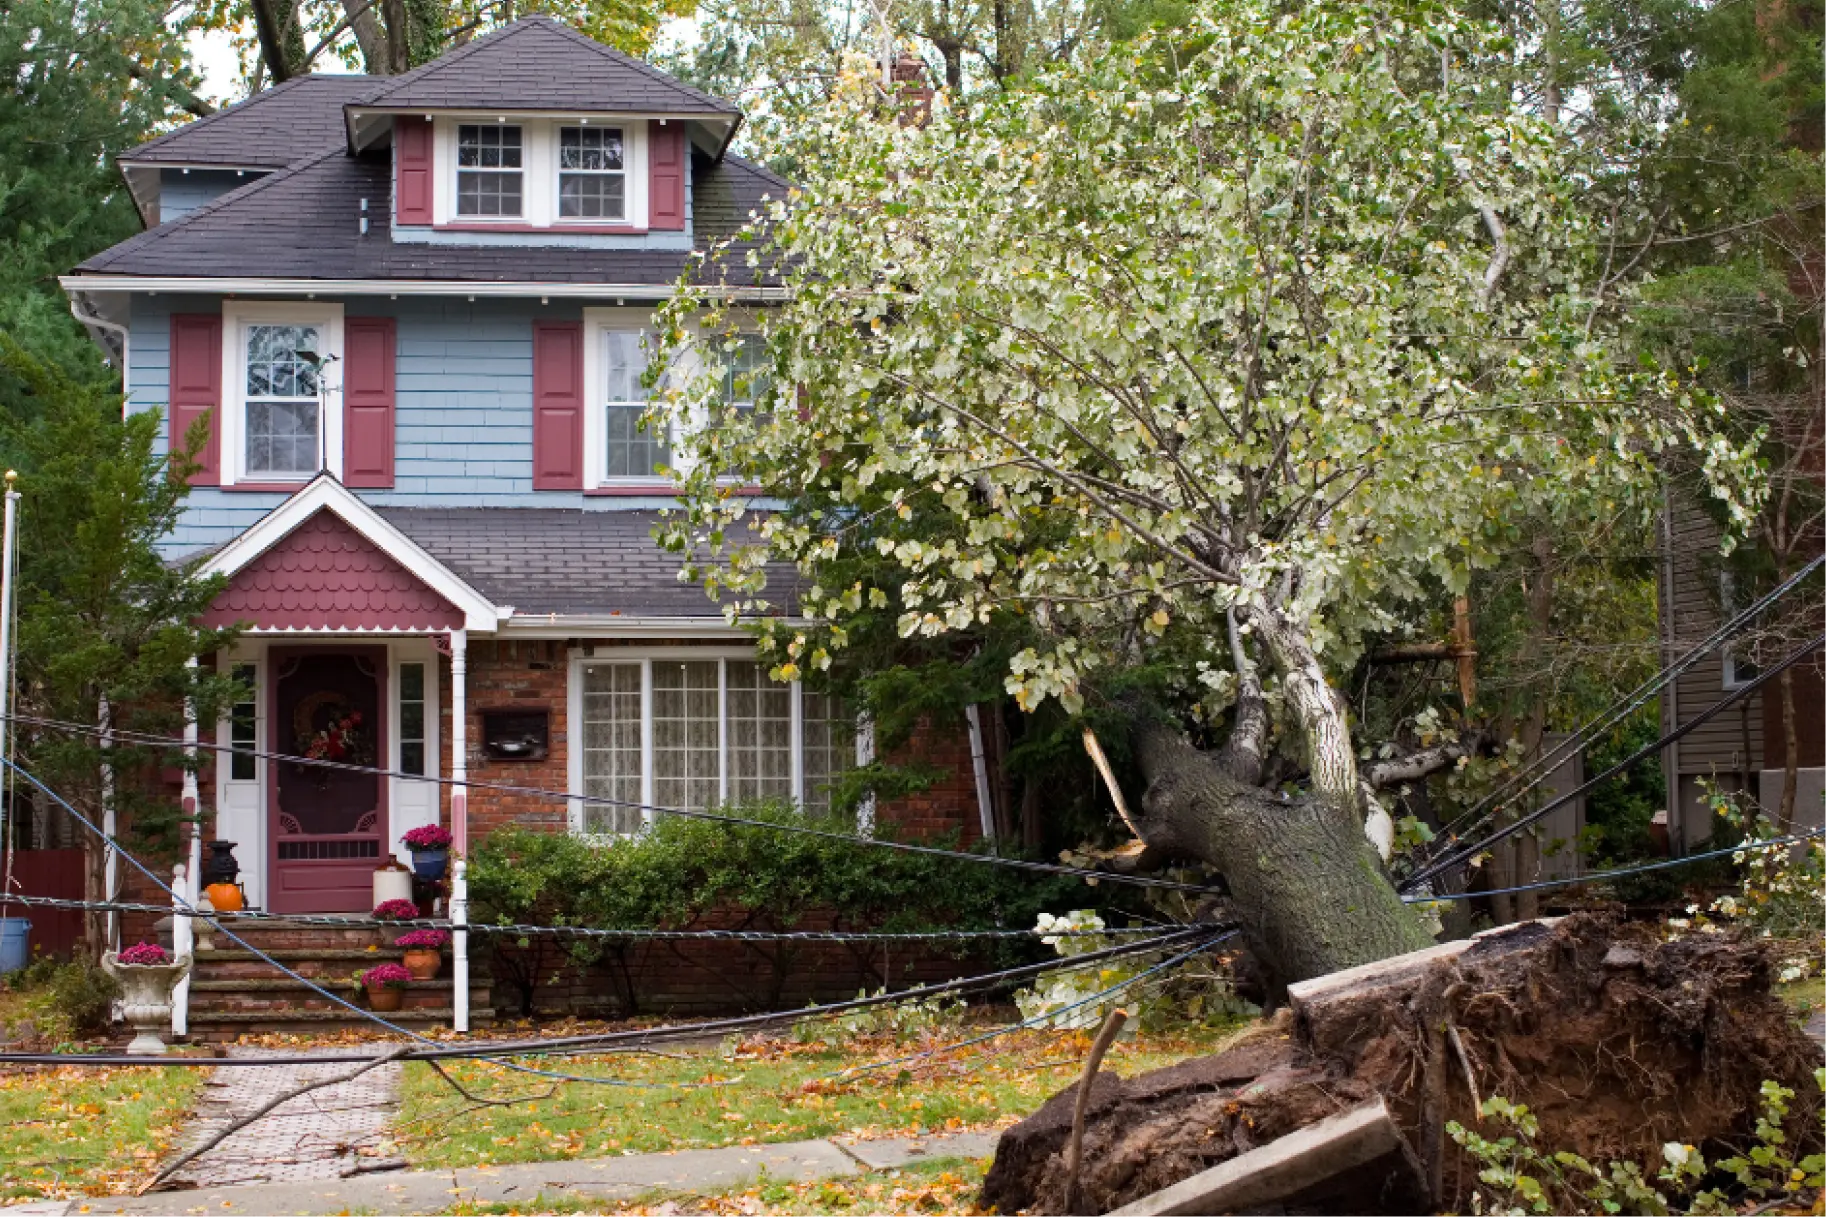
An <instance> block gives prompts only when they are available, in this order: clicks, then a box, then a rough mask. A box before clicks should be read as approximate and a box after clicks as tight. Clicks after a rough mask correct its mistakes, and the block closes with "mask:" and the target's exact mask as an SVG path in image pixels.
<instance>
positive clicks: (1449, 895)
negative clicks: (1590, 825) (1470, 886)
mask: <svg viewBox="0 0 1826 1217" xmlns="http://www.w3.org/2000/svg"><path fill="white" fill-rule="evenodd" d="M1822 833H1826V829H1821V828H1816V829H1814V830H1813V831H1812V832H1802V833H1794V834H1792V835H1790V836H1786V837H1771V838H1769V839H1767V840H1763V841H1746V842H1744V843H1743V844H1742V845H1733V846H1731V847H1730V848H1729V849H1714V850H1711V851H1709V852H1707V853H1703V854H1686V855H1684V856H1682V857H1679V858H1666V859H1663V860H1662V861H1660V862H1646V863H1643V864H1642V865H1640V866H1623V867H1618V868H1617V869H1615V870H1606V871H1593V872H1592V873H1591V874H1589V875H1574V876H1572V877H1570V878H1566V879H1543V880H1542V881H1541V882H1539V883H1524V884H1522V885H1521V886H1520V887H1499V888H1494V889H1492V890H1488V891H1481V892H1445V893H1442V894H1440V895H1437V896H1403V897H1402V899H1403V900H1405V901H1407V902H1408V903H1409V904H1434V903H1444V902H1446V901H1448V900H1476V899H1477V898H1478V897H1480V896H1508V895H1512V894H1513V893H1515V892H1540V891H1546V890H1547V889H1548V888H1554V887H1573V886H1576V885H1578V884H1581V883H1599V882H1602V881H1604V880H1606V879H1621V878H1623V877H1624V876H1626V875H1640V874H1644V873H1646V872H1648V871H1657V870H1669V869H1672V868H1674V867H1677V866H1690V865H1691V864H1693V863H1695V862H1705V861H1709V860H1710V859H1712V858H1722V857H1725V856H1726V855H1731V856H1735V855H1737V854H1744V853H1750V852H1752V851H1753V850H1759V849H1774V848H1775V847H1777V846H1787V845H1795V844H1798V843H1799V842H1802V841H1811V840H1813V839H1814V838H1815V837H1818V836H1820V835H1821V834H1822Z"/></svg>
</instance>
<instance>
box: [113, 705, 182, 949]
mask: <svg viewBox="0 0 1826 1217" xmlns="http://www.w3.org/2000/svg"><path fill="white" fill-rule="evenodd" d="M100 709H101V714H100V718H101V755H102V762H101V831H102V833H103V834H104V835H106V837H107V838H108V845H107V850H108V852H107V853H106V854H104V855H103V856H102V880H101V898H102V899H103V900H106V901H107V902H108V903H110V904H112V903H113V902H114V901H115V900H116V899H117V898H118V897H119V895H120V854H119V853H118V852H117V851H116V850H115V848H114V839H115V837H116V836H118V835H119V833H120V819H119V817H118V816H117V815H116V814H115V811H114V763H113V762H112V761H110V760H108V759H107V757H108V756H109V755H110V754H111V753H112V752H113V750H114V708H113V707H112V706H110V705H109V704H108V697H107V694H105V693H104V694H103V695H102V697H101V706H100ZM106 920H107V926H108V928H107V936H108V942H107V949H108V950H111V951H118V950H120V914H119V913H117V912H115V911H114V910H112V909H110V910H109V911H108V914H107V918H106ZM176 942H177V940H176V939H175V938H174V939H173V940H172V943H173V945H176Z"/></svg>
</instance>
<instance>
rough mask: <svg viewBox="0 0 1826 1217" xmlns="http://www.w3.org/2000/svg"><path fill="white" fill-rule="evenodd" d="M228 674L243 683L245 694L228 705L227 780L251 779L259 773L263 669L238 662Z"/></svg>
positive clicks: (253, 779) (246, 780)
mask: <svg viewBox="0 0 1826 1217" xmlns="http://www.w3.org/2000/svg"><path fill="white" fill-rule="evenodd" d="M229 675H230V676H232V677H233V678H234V679H235V681H236V682H237V683H238V684H240V685H241V688H242V693H241V695H240V696H239V697H237V698H236V699H235V702H234V704H233V705H231V706H230V707H229V708H228V746H229V747H230V748H232V749H233V750H234V751H232V752H231V753H230V754H229V757H228V780H229V781H231V782H252V781H255V780H256V779H258V778H259V776H260V758H259V757H258V756H256V755H255V754H256V753H257V752H258V751H259V750H260V702H259V697H260V692H259V690H260V669H259V668H257V667H255V666H254V665H253V664H251V663H237V664H234V665H233V666H232V667H231V668H230V669H229Z"/></svg>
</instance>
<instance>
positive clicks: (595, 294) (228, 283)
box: [57, 274, 787, 319]
mask: <svg viewBox="0 0 1826 1217" xmlns="http://www.w3.org/2000/svg"><path fill="white" fill-rule="evenodd" d="M57 282H58V283H59V284H61V285H62V287H63V290H64V291H66V292H71V293H76V292H144V293H147V294H148V295H154V294H157V293H159V292H173V293H176V292H199V293H203V294H208V295H225V296H305V297H313V296H389V297H399V296H467V297H468V298H469V299H471V300H474V299H477V298H480V297H487V298H510V297H511V298H516V299H524V298H526V297H528V296H538V297H539V298H540V299H542V300H543V299H547V298H552V299H559V300H603V299H619V300H640V301H648V300H653V301H658V300H670V299H671V298H672V297H673V296H675V295H677V294H678V288H677V287H676V286H675V285H672V284H658V283H538V282H526V281H522V282H514V283H503V282H478V283H465V282H462V281H460V280H450V279H231V278H210V277H201V276H199V277H195V278H193V277H190V276H177V275H158V276H154V275H82V274H77V275H64V276H62V277H61V278H59V279H58V280H57ZM693 290H695V291H699V292H702V294H704V295H706V296H715V297H721V298H724V299H728V300H738V301H751V302H766V301H782V300H785V299H786V298H787V289H785V288H781V287H717V286H714V285H707V286H705V287H702V288H697V289H693ZM79 319H80V317H79Z"/></svg>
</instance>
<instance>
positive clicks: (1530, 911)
mask: <svg viewBox="0 0 1826 1217" xmlns="http://www.w3.org/2000/svg"><path fill="white" fill-rule="evenodd" d="M1531 548H1532V549H1533V552H1534V578H1533V579H1532V580H1530V581H1529V584H1528V637H1527V640H1526V642H1525V643H1524V644H1523V647H1522V651H1523V656H1522V664H1523V669H1524V670H1527V669H1529V668H1538V667H1539V666H1540V665H1541V664H1542V663H1544V662H1545V661H1546V657H1547V647H1548V640H1549V638H1550V637H1551V636H1552V633H1553V566H1554V552H1553V538H1552V537H1550V536H1548V535H1547V534H1546V533H1541V534H1539V535H1537V536H1536V537H1535V538H1534V544H1533V546H1532V547H1531ZM1546 739H1547V690H1546V687H1545V686H1544V685H1543V686H1542V687H1541V688H1540V689H1539V690H1537V692H1536V694H1535V696H1534V699H1533V701H1532V702H1531V704H1530V705H1529V707H1528V716H1527V717H1526V718H1525V719H1523V720H1522V755H1523V757H1524V759H1525V760H1526V761H1527V762H1528V763H1533V762H1535V761H1538V760H1539V759H1540V757H1541V750H1542V747H1543V745H1544V744H1545V742H1546ZM1511 839H1512V840H1513V841H1514V842H1515V881H1516V883H1518V884H1526V883H1533V882H1535V881H1537V880H1538V879H1539V878H1540V877H1541V841H1540V838H1539V837H1537V836H1535V834H1534V830H1533V829H1531V828H1529V829H1523V830H1522V831H1521V832H1519V833H1517V834H1516V835H1515V836H1514V837H1513V838H1511ZM1514 912H1515V918H1514V919H1515V920H1517V921H1532V920H1534V919H1535V918H1536V917H1539V916H1540V915H1541V897H1540V893H1538V892H1517V893H1516V894H1515V909H1514Z"/></svg>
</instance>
